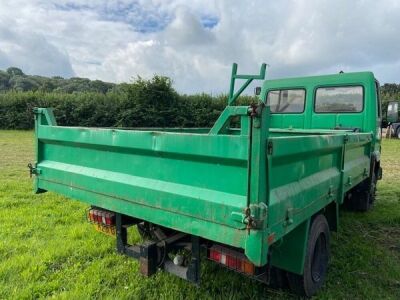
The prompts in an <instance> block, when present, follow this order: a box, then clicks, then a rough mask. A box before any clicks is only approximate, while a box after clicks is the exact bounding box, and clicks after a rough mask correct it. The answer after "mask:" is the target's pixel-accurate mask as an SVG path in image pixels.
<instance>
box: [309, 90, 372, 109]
mask: <svg viewBox="0 0 400 300" xmlns="http://www.w3.org/2000/svg"><path fill="white" fill-rule="evenodd" d="M346 87H361V90H362V109H361V110H359V111H317V110H316V103H317V91H318V89H321V88H322V89H323V88H346ZM313 100H314V101H313V102H314V103H313V112H314V113H315V114H361V113H363V112H364V110H365V87H364V85H363V84H339V85H338V84H336V85H319V86H316V87H315V88H314V99H313Z"/></svg>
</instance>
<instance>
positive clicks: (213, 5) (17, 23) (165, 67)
mask: <svg viewBox="0 0 400 300" xmlns="http://www.w3.org/2000/svg"><path fill="white" fill-rule="evenodd" d="M188 3H189V2H187V1H183V0H175V1H168V2H167V1H161V0H153V1H149V0H138V1H128V0H126V1H101V2H99V1H90V0H86V1H84V0H73V1H72V0H71V1H67V0H62V1H61V0H60V1H44V0H31V1H27V0H26V1H22V0H18V1H13V2H9V3H7V4H4V3H2V4H0V67H4V66H5V65H6V64H14V65H17V66H21V67H22V68H23V70H24V71H26V72H27V73H39V74H44V75H49V74H52V75H56V74H59V75H63V74H68V72H69V73H71V72H74V73H75V74H76V75H77V76H82V77H89V78H92V79H95V78H96V79H102V80H108V81H117V82H121V81H129V80H130V79H131V78H132V77H135V76H137V75H141V76H144V77H150V76H152V75H153V74H156V73H157V74H163V75H167V76H170V77H172V79H173V80H174V82H175V86H176V88H177V89H178V90H179V91H180V92H201V91H205V92H214V93H215V92H225V91H227V88H228V84H229V82H228V81H229V76H230V67H231V64H232V62H238V63H239V71H243V72H251V73H256V72H257V71H258V68H259V65H260V64H261V63H262V62H267V63H268V64H269V65H270V68H269V72H268V76H269V78H276V77H284V76H297V75H309V74H321V73H326V72H338V71H339V70H345V71H360V70H371V71H374V72H375V74H376V76H377V77H378V79H380V81H381V82H388V81H399V80H398V76H399V75H398V72H397V70H398V68H397V67H396V66H399V65H400V56H399V54H398V53H400V40H399V38H398V32H399V31H400V18H399V17H400V4H399V2H398V1H390V0H384V1H373V0H363V1H361V0H360V1H346V0H338V1H328V0H323V1H321V0H309V1H306V0H298V1H295V0H284V1H261V0H259V1H252V2H249V1H227V0H225V1H200V0H198V1H190V4H189V5H188ZM207 18H208V19H207ZM210 18H211V19H213V20H218V23H217V24H215V26H212V25H214V24H212V25H211V26H210V27H211V28H207V27H206V26H203V23H202V22H203V20H204V19H207V20H209V19H210ZM10 20H11V21H10ZM71 68H72V69H71ZM72 70H73V71H72Z"/></svg>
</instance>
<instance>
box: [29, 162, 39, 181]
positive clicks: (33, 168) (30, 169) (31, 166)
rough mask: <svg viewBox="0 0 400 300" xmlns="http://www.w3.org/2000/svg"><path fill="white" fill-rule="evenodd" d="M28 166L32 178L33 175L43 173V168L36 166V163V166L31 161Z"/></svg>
mask: <svg viewBox="0 0 400 300" xmlns="http://www.w3.org/2000/svg"><path fill="white" fill-rule="evenodd" d="M28 168H29V177H30V178H32V175H39V174H40V173H41V170H40V169H38V168H37V167H36V164H35V167H34V166H33V165H32V164H31V163H29V164H28Z"/></svg>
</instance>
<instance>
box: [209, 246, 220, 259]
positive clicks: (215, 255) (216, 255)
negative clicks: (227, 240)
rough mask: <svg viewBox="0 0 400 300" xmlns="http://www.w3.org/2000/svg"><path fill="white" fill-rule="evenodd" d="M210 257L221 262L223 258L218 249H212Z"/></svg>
mask: <svg viewBox="0 0 400 300" xmlns="http://www.w3.org/2000/svg"><path fill="white" fill-rule="evenodd" d="M210 258H211V259H212V260H215V261H217V262H219V261H220V260H221V252H218V251H217V250H213V249H210Z"/></svg>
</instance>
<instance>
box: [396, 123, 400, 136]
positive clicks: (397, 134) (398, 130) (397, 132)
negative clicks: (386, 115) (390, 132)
mask: <svg viewBox="0 0 400 300" xmlns="http://www.w3.org/2000/svg"><path fill="white" fill-rule="evenodd" d="M396 136H397V138H398V139H400V126H399V127H397V131H396Z"/></svg>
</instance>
